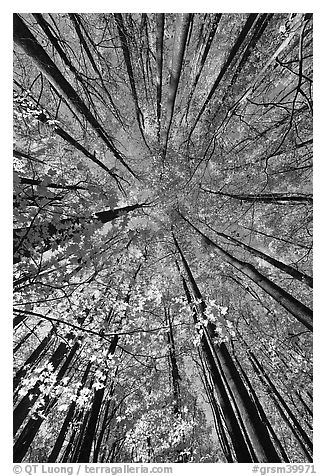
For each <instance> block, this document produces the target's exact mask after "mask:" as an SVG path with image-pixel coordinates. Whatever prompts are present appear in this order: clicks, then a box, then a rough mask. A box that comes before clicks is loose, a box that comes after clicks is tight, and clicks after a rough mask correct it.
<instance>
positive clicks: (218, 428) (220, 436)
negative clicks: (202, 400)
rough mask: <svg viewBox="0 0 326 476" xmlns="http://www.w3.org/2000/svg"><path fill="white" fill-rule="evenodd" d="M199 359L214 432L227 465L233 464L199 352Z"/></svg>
mask: <svg viewBox="0 0 326 476" xmlns="http://www.w3.org/2000/svg"><path fill="white" fill-rule="evenodd" d="M199 357H200V362H201V370H202V374H203V384H204V388H205V392H206V395H207V398H208V401H209V404H210V407H211V411H212V415H213V418H214V425H215V431H216V434H217V437H218V439H219V442H220V445H221V448H222V451H223V454H224V456H225V459H226V460H227V462H228V463H233V462H234V459H233V456H232V452H231V448H230V445H229V442H228V439H227V436H226V432H225V429H224V424H223V419H222V418H223V417H222V411H221V409H220V407H219V404H218V401H217V400H216V398H215V395H214V390H213V387H212V385H211V383H210V381H209V378H208V376H207V372H208V369H207V371H206V368H205V363H204V360H203V358H202V356H201V353H200V352H199Z"/></svg>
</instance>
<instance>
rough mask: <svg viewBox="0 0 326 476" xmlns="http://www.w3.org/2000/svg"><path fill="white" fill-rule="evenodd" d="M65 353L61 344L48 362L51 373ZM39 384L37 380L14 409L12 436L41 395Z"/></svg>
mask: <svg viewBox="0 0 326 476" xmlns="http://www.w3.org/2000/svg"><path fill="white" fill-rule="evenodd" d="M67 351H68V349H67V346H66V344H64V343H63V342H61V344H59V346H58V347H57V349H56V351H55V352H54V354H53V356H52V357H51V359H50V362H49V363H51V364H52V365H53V371H55V370H56V369H57V368H58V367H59V365H60V364H61V362H62V361H63V359H64V357H65V355H66V354H67ZM40 384H41V381H40V380H38V381H37V382H36V384H35V385H34V387H33V388H32V389H31V390H30V391H29V392H28V393H27V394H26V395H25V396H24V397H23V398H22V399H21V400H20V402H19V403H18V405H17V406H16V408H15V409H14V425H13V426H14V430H13V431H14V435H15V434H16V433H17V431H18V430H19V428H20V427H21V425H22V423H23V422H24V420H25V418H26V417H27V415H28V413H29V410H30V408H31V407H32V406H33V405H34V403H35V402H36V400H37V399H38V397H39V395H40V394H41V391H40V388H39V386H40Z"/></svg>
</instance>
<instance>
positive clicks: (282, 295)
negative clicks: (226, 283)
mask: <svg viewBox="0 0 326 476" xmlns="http://www.w3.org/2000/svg"><path fill="white" fill-rule="evenodd" d="M180 216H181V217H182V218H183V219H184V220H185V221H186V222H188V223H189V224H190V225H191V226H192V228H193V229H194V230H196V231H197V232H198V233H199V234H200V235H201V236H202V237H203V238H204V239H205V242H206V243H207V244H209V245H211V246H212V247H214V248H215V249H216V250H218V253H219V254H220V255H221V256H222V257H223V258H225V260H226V261H227V262H228V263H230V264H231V265H232V266H233V267H234V268H236V269H237V270H238V271H240V272H241V273H242V274H244V275H245V276H247V277H248V278H249V279H251V280H252V281H253V282H254V283H255V284H257V285H258V286H259V287H260V288H261V289H263V290H264V291H266V293H267V294H269V295H270V296H271V297H272V298H274V299H275V300H276V301H277V302H278V303H279V304H280V305H281V306H282V307H284V309H286V310H287V311H288V312H290V314H292V315H293V316H294V317H295V318H296V319H297V320H298V321H299V322H301V324H303V325H304V326H305V327H306V328H307V329H309V330H310V331H312V328H313V325H312V310H311V309H309V308H308V307H307V306H305V305H304V304H302V303H301V302H300V301H298V300H297V299H296V298H294V297H293V296H291V294H289V293H288V292H287V291H285V290H284V289H282V288H281V287H280V286H278V285H277V284H274V283H273V282H272V281H270V280H269V279H268V278H266V277H265V276H264V275H262V274H261V273H260V272H259V271H257V270H256V268H255V267H254V266H253V265H252V264H250V263H247V262H245V261H241V260H239V259H237V258H235V257H234V256H232V255H231V254H230V253H228V252H227V251H225V250H224V249H223V248H221V247H220V246H219V245H217V244H216V243H214V242H213V241H212V240H211V239H210V238H208V237H207V236H206V235H204V233H202V232H201V231H200V230H199V229H198V228H197V227H196V226H195V225H193V224H192V223H191V222H190V221H189V220H188V219H187V218H185V217H184V216H183V215H182V214H181V213H180Z"/></svg>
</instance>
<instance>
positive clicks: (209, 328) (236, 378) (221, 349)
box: [174, 237, 280, 462]
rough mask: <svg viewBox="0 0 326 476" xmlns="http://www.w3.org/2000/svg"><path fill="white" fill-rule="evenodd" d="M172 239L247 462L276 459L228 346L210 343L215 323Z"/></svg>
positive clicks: (267, 434)
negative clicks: (244, 439) (239, 427)
mask: <svg viewBox="0 0 326 476" xmlns="http://www.w3.org/2000/svg"><path fill="white" fill-rule="evenodd" d="M174 242H175V245H176V248H177V250H178V252H179V254H180V256H181V259H182V262H183V265H184V268H185V270H186V274H187V276H188V279H189V281H190V284H191V288H192V291H193V294H194V298H195V299H196V300H198V301H199V302H200V304H199V312H200V316H201V319H202V320H204V322H205V321H206V323H205V325H203V326H202V332H203V334H202V335H203V346H204V352H205V354H206V355H207V357H209V359H208V360H209V362H210V368H211V371H212V370H213V372H212V378H214V377H213V375H214V376H215V374H216V373H218V374H220V375H221V377H222V378H221V379H219V380H222V382H223V385H224V387H225V388H226V389H227V390H228V394H229V397H228V398H231V399H232V401H233V405H235V409H236V411H237V412H238V413H239V416H240V418H241V421H242V424H243V427H244V430H245V433H246V435H247V436H248V438H249V441H250V446H251V447H252V451H253V455H252V456H251V459H250V460H249V461H259V462H263V461H265V462H268V461H269V462H279V461H280V458H279V456H278V454H277V451H276V449H275V447H274V445H273V443H272V440H271V438H270V436H269V433H268V431H267V429H266V427H265V425H264V423H263V422H262V420H261V418H260V415H259V413H258V411H257V408H256V406H255V404H254V402H253V401H252V399H251V398H250V395H249V393H248V391H247V388H246V386H245V384H244V383H243V381H242V379H241V377H240V375H239V372H238V370H237V368H236V366H235V364H234V362H233V360H232V357H231V355H230V353H229V351H228V349H227V346H226V345H225V343H224V342H221V343H220V344H213V342H214V340H215V339H218V335H217V334H216V332H215V326H214V325H213V324H212V323H211V322H209V321H208V320H207V317H206V316H205V309H206V305H205V301H204V299H203V297H202V295H201V293H200V291H199V288H198V286H197V284H196V281H195V279H194V277H193V274H192V273H191V270H190V268H189V265H188V263H187V261H186V259H185V257H184V254H183V253H182V251H181V248H180V246H179V244H178V242H177V240H176V238H175V237H174ZM197 320H198V318H197ZM220 390H221V389H220ZM253 458H254V459H253ZM256 458H257V459H256ZM247 461H248V460H247Z"/></svg>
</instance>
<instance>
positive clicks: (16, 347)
mask: <svg viewBox="0 0 326 476" xmlns="http://www.w3.org/2000/svg"><path fill="white" fill-rule="evenodd" d="M41 322H42V320H41V321H39V322H38V323H37V324H36V325H35V326H34V327H33V329H31V330H30V331H29V332H27V333H26V334H25V335H24V337H23V338H22V339H21V340H20V341H19V342H18V344H16V345H15V347H14V351H13V352H14V354H16V352H18V351H19V349H20V348H21V346H22V345H24V344H25V343H26V341H27V340H28V339H29V338H30V336H31V335H32V334H34V332H35V329H37V328H38V327H39V325H40V324H41Z"/></svg>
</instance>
